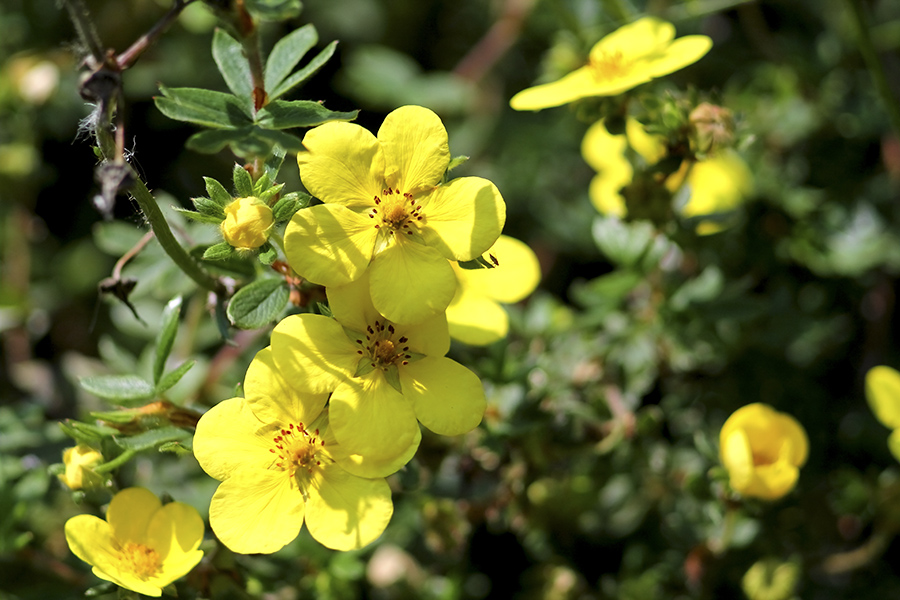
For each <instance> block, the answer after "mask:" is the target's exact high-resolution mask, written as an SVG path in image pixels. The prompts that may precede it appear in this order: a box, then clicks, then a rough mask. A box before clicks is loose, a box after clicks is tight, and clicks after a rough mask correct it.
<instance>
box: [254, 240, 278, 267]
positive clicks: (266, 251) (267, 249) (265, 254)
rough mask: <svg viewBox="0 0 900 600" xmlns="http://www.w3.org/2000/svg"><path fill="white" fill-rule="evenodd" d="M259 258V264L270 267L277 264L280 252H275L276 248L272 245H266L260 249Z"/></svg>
mask: <svg viewBox="0 0 900 600" xmlns="http://www.w3.org/2000/svg"><path fill="white" fill-rule="evenodd" d="M257 258H258V259H259V262H261V263H262V264H264V265H266V266H267V267H268V266H270V265H271V264H272V263H273V262H275V259H276V258H278V251H277V250H275V248H273V247H272V246H271V245H270V244H265V245H264V246H262V247H260V253H259V255H258V256H257Z"/></svg>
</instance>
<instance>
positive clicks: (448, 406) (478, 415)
mask: <svg viewBox="0 0 900 600" xmlns="http://www.w3.org/2000/svg"><path fill="white" fill-rule="evenodd" d="M400 382H401V385H402V386H403V395H404V396H406V397H407V398H408V399H409V400H410V401H412V404H413V407H414V408H415V411H416V417H418V419H419V421H421V422H422V425H424V426H425V427H427V428H428V429H430V430H431V431H433V432H435V433H437V434H439V435H461V434H463V433H466V432H468V431H471V430H472V429H474V428H476V427H478V424H479V423H481V419H482V417H483V416H484V409H485V406H486V404H487V401H486V400H485V397H484V387H482V385H481V380H480V379H479V378H478V376H477V375H475V373H473V372H472V371H470V370H469V369H467V368H466V367H464V366H462V365H461V364H459V363H458V362H456V361H453V360H451V359H449V358H443V357H442V358H435V357H426V358H423V359H421V360H417V361H416V362H413V363H410V364H409V365H407V366H405V367H403V368H402V369H401V370H400Z"/></svg>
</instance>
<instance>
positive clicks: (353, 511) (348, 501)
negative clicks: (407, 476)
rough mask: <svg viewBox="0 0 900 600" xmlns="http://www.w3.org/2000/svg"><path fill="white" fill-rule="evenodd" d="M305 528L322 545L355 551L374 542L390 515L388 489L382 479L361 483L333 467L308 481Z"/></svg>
mask: <svg viewBox="0 0 900 600" xmlns="http://www.w3.org/2000/svg"><path fill="white" fill-rule="evenodd" d="M312 487H313V490H314V491H313V493H311V494H310V498H309V503H308V505H307V509H306V510H307V512H306V526H307V527H308V528H309V532H310V534H312V536H313V537H314V538H315V539H316V540H317V541H318V542H319V543H321V544H322V545H324V546H326V547H328V548H332V549H333V550H355V549H357V548H362V547H363V546H367V545H368V544H370V543H372V542H373V541H375V539H377V538H378V536H380V535H381V533H382V532H383V531H384V529H385V527H387V524H388V522H389V521H390V520H391V514H392V513H393V512H394V505H393V503H392V502H391V488H390V487H389V486H388V484H387V482H385V480H384V479H364V478H362V477H356V476H354V475H351V474H350V473H347V472H346V471H344V470H343V469H341V468H340V467H338V466H336V465H331V466H330V467H329V468H323V469H321V471H319V472H317V473H316V474H315V475H314V477H313V479H312Z"/></svg>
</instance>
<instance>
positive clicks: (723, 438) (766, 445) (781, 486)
mask: <svg viewBox="0 0 900 600" xmlns="http://www.w3.org/2000/svg"><path fill="white" fill-rule="evenodd" d="M808 451H809V441H808V439H807V437H806V431H805V430H804V429H803V426H802V425H800V423H798V422H797V420H796V419H794V418H793V417H791V416H790V415H787V414H784V413H780V412H778V411H776V410H774V409H773V408H772V407H771V406H769V405H767V404H762V403H758V402H757V403H754V404H748V405H747V406H744V407H742V408H739V409H738V410H736V411H735V412H734V413H733V414H732V415H731V416H730V417H728V420H726V421H725V424H724V425H723V426H722V430H721V432H719V455H720V457H721V459H722V464H723V465H724V466H725V468H726V469H727V470H728V475H729V479H730V482H731V487H732V488H733V489H734V490H735V491H736V492H739V493H741V494H743V495H744V496H753V497H756V498H762V499H764V500H775V499H777V498H781V497H782V496H784V495H785V494H787V493H788V492H790V491H791V490H792V489H794V485H796V483H797V478H798V477H799V475H800V467H802V466H803V464H804V463H805V462H806V456H807V453H808Z"/></svg>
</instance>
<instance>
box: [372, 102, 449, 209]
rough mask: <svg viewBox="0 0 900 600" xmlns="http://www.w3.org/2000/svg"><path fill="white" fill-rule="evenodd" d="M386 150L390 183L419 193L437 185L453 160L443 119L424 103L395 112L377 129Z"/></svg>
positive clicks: (388, 181) (386, 175)
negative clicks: (422, 105) (425, 106)
mask: <svg viewBox="0 0 900 600" xmlns="http://www.w3.org/2000/svg"><path fill="white" fill-rule="evenodd" d="M378 141H379V142H381V147H382V149H383V151H384V159H385V164H386V173H385V181H386V182H387V185H389V186H391V187H394V188H399V189H400V191H401V192H407V193H411V194H416V193H418V192H420V191H424V190H427V189H429V188H431V187H434V186H435V185H437V184H438V183H439V182H440V181H441V178H442V177H443V176H444V172H445V171H446V170H447V165H448V164H449V163H450V145H449V142H448V139H447V130H446V129H444V124H443V123H441V119H440V118H439V117H438V116H437V115H436V114H434V113H433V112H432V111H430V110H428V109H427V108H423V107H421V106H403V107H400V108H398V109H397V110H394V111H392V112H391V113H390V114H389V115H388V116H387V117H385V119H384V122H383V123H382V124H381V128H380V129H379V130H378Z"/></svg>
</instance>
